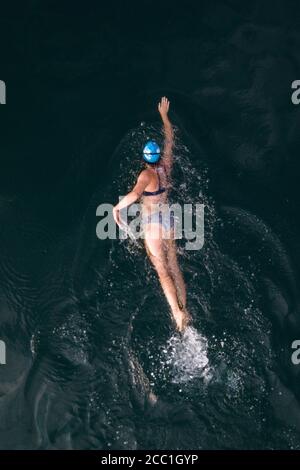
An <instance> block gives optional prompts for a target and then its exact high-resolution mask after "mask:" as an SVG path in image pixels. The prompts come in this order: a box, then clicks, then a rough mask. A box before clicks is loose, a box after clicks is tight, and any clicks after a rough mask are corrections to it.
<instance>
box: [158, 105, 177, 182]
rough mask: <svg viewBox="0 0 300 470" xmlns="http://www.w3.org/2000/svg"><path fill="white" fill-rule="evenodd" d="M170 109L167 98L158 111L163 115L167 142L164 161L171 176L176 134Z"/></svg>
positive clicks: (165, 143)
mask: <svg viewBox="0 0 300 470" xmlns="http://www.w3.org/2000/svg"><path fill="white" fill-rule="evenodd" d="M169 107H170V101H169V100H168V98H166V97H165V96H164V97H163V98H162V99H161V100H160V103H159V104H158V111H159V113H160V115H161V119H162V122H163V126H164V134H165V142H164V150H163V157H162V161H163V163H164V165H165V168H166V170H167V172H168V175H169V176H170V174H171V170H172V166H173V146H174V132H173V127H172V124H171V122H170V120H169V117H168V111H169Z"/></svg>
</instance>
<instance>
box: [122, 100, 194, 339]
mask: <svg viewBox="0 0 300 470" xmlns="http://www.w3.org/2000/svg"><path fill="white" fill-rule="evenodd" d="M169 107H170V102H169V100H168V99H167V98H166V97H163V98H162V99H161V101H160V103H159V104H158V111H159V113H160V116H161V119H162V122H163V129H164V147H163V151H162V152H161V150H160V147H159V146H158V144H157V143H156V142H155V141H153V140H151V141H149V142H147V143H146V145H145V146H144V149H143V159H144V161H145V165H146V168H145V169H144V170H143V171H142V172H141V173H140V175H139V177H138V179H137V182H136V184H135V186H134V188H133V189H132V191H130V192H129V193H128V194H127V195H126V196H125V197H124V198H123V199H122V200H121V201H120V202H119V203H118V204H117V205H116V206H115V207H114V208H113V215H114V219H115V222H116V223H117V224H118V225H119V226H120V227H122V221H121V218H120V210H121V209H124V208H125V207H128V206H129V205H131V204H133V203H134V202H136V201H137V200H139V199H140V200H141V204H142V224H143V230H144V239H145V248H146V252H147V254H148V256H149V259H150V261H151V262H152V264H153V266H154V268H155V269H156V271H157V274H158V277H159V280H160V284H161V286H162V289H163V292H164V294H165V296H166V299H167V301H168V303H169V306H170V308H171V312H172V316H173V319H174V321H175V324H176V327H177V329H178V330H179V331H180V332H182V331H184V330H185V328H186V326H187V325H188V323H189V322H190V320H191V317H190V315H189V313H188V312H187V309H186V287H185V282H184V279H183V275H182V273H181V270H180V268H179V265H178V260H177V253H176V242H175V237H174V218H173V215H172V214H171V213H170V214H169V217H165V214H162V211H161V210H159V209H158V208H159V207H160V205H163V206H164V207H166V206H165V205H166V204H167V201H168V189H169V187H170V181H171V172H172V166H173V146H174V133H173V128H172V124H171V122H170V120H169V117H168V111H169Z"/></svg>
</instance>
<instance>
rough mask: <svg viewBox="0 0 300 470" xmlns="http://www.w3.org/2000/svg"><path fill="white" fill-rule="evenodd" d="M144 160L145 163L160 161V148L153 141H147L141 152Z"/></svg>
mask: <svg viewBox="0 0 300 470" xmlns="http://www.w3.org/2000/svg"><path fill="white" fill-rule="evenodd" d="M143 156H144V160H145V162H147V163H156V162H158V160H159V159H160V148H159V146H158V145H157V143H156V142H155V141H154V140H149V142H147V143H146V145H145V147H144V150H143Z"/></svg>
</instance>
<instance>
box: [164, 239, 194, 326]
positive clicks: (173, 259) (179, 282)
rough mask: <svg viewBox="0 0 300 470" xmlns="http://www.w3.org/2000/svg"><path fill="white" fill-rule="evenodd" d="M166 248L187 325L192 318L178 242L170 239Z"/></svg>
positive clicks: (166, 241)
mask: <svg viewBox="0 0 300 470" xmlns="http://www.w3.org/2000/svg"><path fill="white" fill-rule="evenodd" d="M165 246H166V258H167V263H168V270H169V272H170V274H171V276H172V278H173V280H174V283H175V286H176V290H177V297H178V304H179V306H180V308H181V309H182V310H184V312H185V315H186V317H185V320H184V321H185V324H186V325H187V324H188V323H189V322H190V321H191V316H190V314H189V313H188V311H187V310H186V286H185V282H184V278H183V275H182V271H181V269H180V267H179V264H178V258H177V249H176V242H175V240H174V239H173V238H172V237H169V239H167V240H165Z"/></svg>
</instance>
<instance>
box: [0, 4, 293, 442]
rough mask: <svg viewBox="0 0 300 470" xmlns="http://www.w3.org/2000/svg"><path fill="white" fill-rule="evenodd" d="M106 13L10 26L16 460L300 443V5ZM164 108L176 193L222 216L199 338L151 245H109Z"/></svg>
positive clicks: (19, 13) (11, 375) (53, 7)
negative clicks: (103, 221) (181, 319)
mask: <svg viewBox="0 0 300 470" xmlns="http://www.w3.org/2000/svg"><path fill="white" fill-rule="evenodd" d="M101 3H102V2H89V3H88V5H83V4H81V3H78V4H77V3H75V4H74V2H72V3H69V2H63V5H62V4H61V2H57V1H51V2H50V1H43V2H41V1H34V0H31V1H24V2H22V3H20V7H19V8H18V9H16V8H15V7H14V6H9V5H6V6H5V9H4V12H3V14H2V15H1V18H0V26H1V27H0V39H1V40H0V44H1V69H0V79H2V80H5V81H6V84H7V105H6V106H1V108H0V111H1V168H0V185H1V186H0V188H1V190H0V194H1V196H0V220H1V225H0V302H1V306H0V339H2V340H4V341H5V342H6V346H7V364H6V365H1V366H0V374H1V375H0V417H1V419H0V448H2V449H15V448H17V449H20V448H26V449H31V448H34V449H38V448H41V449H61V448H62V449H71V448H75V449H107V448H114V449H136V448H142V449H150V448H154V449H224V448H225V449H254V448H255V449H262V448H268V449H291V448H292V449H299V448H300V404H299V400H300V394H299V373H300V372H299V371H300V369H299V366H296V365H293V364H292V362H291V353H292V349H291V343H292V341H293V340H295V339H300V320H299V319H300V309H299V300H300V299H299V263H300V246H299V239H300V238H299V231H300V230H299V229H300V226H299V192H298V178H299V175H300V171H299V169H300V166H299V163H298V160H299V143H300V142H299V135H300V134H299V125H300V115H299V110H298V109H297V106H294V105H293V104H292V103H291V99H290V96H291V82H292V81H293V80H296V79H299V73H300V70H299V66H300V62H299V52H298V50H299V47H300V32H299V27H300V15H299V12H298V9H297V8H296V6H297V3H296V2H283V1H272V2H269V1H265V2H259V1H257V2H249V3H244V2H243V4H242V2H238V1H230V0H228V1H225V0H224V1H220V2H212V1H209V2H208V1H207V2H206V1H203V2H190V1H189V2H184V3H182V5H181V6H179V5H175V4H174V3H169V2H164V4H163V5H159V8H156V7H155V6H154V5H153V2H146V1H145V2H140V4H139V8H137V9H136V8H134V6H133V4H131V3H130V4H129V5H128V2H126V3H125V2H123V3H120V4H117V3H114V4H111V5H105V6H103V5H100V4H101ZM145 23H146V24H151V29H149V28H147V27H145ZM162 94H165V95H167V96H168V97H169V98H170V100H171V106H172V114H171V118H172V121H173V122H174V124H175V126H176V151H175V170H174V187H173V189H172V193H171V199H172V201H174V202H175V201H179V202H182V203H184V202H191V203H203V204H205V244H204V247H203V249H201V250H199V251H187V250H185V249H184V242H183V241H180V242H179V248H178V249H179V259H180V264H181V266H182V269H183V271H184V275H185V279H186V282H187V286H188V302H189V309H190V312H191V314H192V316H193V318H194V324H193V327H192V328H190V329H188V331H187V332H186V334H185V336H184V337H183V339H180V338H179V337H178V336H177V335H176V334H175V333H174V330H173V327H172V323H171V320H170V316H169V312H168V307H167V304H166V301H165V299H164V297H163V295H162V293H161V291H160V289H159V284H158V280H157V278H156V276H155V273H154V272H153V270H152V268H151V266H150V265H149V262H148V260H147V259H146V258H145V253H144V250H143V247H142V245H141V244H140V242H136V241H132V240H130V239H129V240H125V241H120V240H116V241H109V240H106V241H100V240H98V239H97V238H96V232H95V230H96V224H97V221H98V219H97V217H96V208H97V206H98V205H99V204H101V203H103V202H112V203H115V202H116V200H117V197H118V195H119V194H124V193H125V192H126V191H127V190H128V189H129V188H130V187H131V185H132V184H133V182H134V180H135V177H136V174H137V172H138V171H139V170H140V168H141V162H140V148H141V146H142V144H143V142H144V141H145V139H146V138H148V137H153V136H157V137H158V139H160V138H161V137H162V136H161V135H160V125H159V121H158V119H157V113H156V108H155V107H156V103H157V100H158V98H159V97H160V96H161V95H162Z"/></svg>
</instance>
